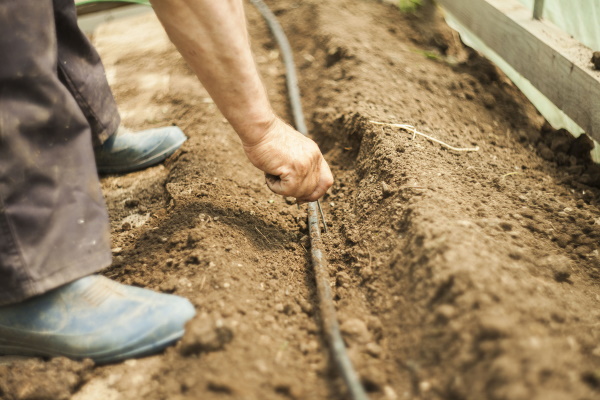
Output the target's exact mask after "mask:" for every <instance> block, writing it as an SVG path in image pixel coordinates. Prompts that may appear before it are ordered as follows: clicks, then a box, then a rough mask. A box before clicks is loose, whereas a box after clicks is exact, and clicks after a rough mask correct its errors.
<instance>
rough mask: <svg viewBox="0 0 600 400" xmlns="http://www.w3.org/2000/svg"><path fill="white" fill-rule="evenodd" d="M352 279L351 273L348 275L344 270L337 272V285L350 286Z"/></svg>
mask: <svg viewBox="0 0 600 400" xmlns="http://www.w3.org/2000/svg"><path fill="white" fill-rule="evenodd" d="M350 281H351V279H350V275H348V274H347V273H345V272H344V271H340V272H338V273H337V274H335V284H336V285H337V286H341V287H348V286H350Z"/></svg>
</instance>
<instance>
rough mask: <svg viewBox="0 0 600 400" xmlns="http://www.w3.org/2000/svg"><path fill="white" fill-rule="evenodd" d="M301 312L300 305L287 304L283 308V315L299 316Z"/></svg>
mask: <svg viewBox="0 0 600 400" xmlns="http://www.w3.org/2000/svg"><path fill="white" fill-rule="evenodd" d="M300 311H301V309H300V306H299V305H298V304H295V303H294V304H286V305H285V306H283V313H284V314H286V315H294V314H299V313H300Z"/></svg>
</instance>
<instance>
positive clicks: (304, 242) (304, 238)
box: [300, 235, 310, 249]
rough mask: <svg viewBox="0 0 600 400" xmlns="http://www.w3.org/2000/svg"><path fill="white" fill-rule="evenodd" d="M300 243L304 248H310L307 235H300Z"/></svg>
mask: <svg viewBox="0 0 600 400" xmlns="http://www.w3.org/2000/svg"><path fill="white" fill-rule="evenodd" d="M300 244H301V245H302V246H304V248H306V249H308V248H310V238H309V237H308V235H302V237H301V238H300Z"/></svg>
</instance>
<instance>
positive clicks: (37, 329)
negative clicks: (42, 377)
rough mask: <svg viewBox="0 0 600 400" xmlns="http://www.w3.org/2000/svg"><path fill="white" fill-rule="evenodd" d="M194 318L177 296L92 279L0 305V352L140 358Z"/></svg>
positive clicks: (175, 336) (103, 359)
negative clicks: (17, 301) (11, 303)
mask: <svg viewBox="0 0 600 400" xmlns="http://www.w3.org/2000/svg"><path fill="white" fill-rule="evenodd" d="M194 314H195V310H194V307H193V306H192V304H191V303H190V302H189V301H188V300H187V299H184V298H182V297H179V296H174V295H167V294H162V293H156V292H153V291H151V290H147V289H141V288H136V287H133V286H127V285H122V284H119V283H117V282H114V281H111V280H110V279H107V278H105V277H103V276H99V275H91V276H87V277H85V278H81V279H79V280H77V281H75V282H72V283H69V284H67V285H65V286H61V287H60V288H58V289H55V290H52V291H50V292H48V293H45V294H43V295H41V296H37V297H34V298H31V299H29V300H26V301H24V302H22V303H18V304H14V305H8V306H2V307H0V354H4V355H23V356H43V357H55V356H64V357H69V358H73V359H83V358H91V359H92V360H94V361H95V362H96V363H98V364H103V363H110V362H115V361H120V360H124V359H127V358H133V357H140V356H145V355H149V354H153V353H156V352H158V351H160V350H162V349H164V348H165V347H167V346H169V345H170V344H172V343H174V342H176V341H177V340H178V339H180V338H181V337H182V336H183V333H184V325H185V323H186V322H187V321H188V320H190V319H191V318H192V317H193V316H194Z"/></svg>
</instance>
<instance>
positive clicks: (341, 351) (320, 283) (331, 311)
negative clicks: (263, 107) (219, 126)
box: [77, 0, 368, 400]
mask: <svg viewBox="0 0 600 400" xmlns="http://www.w3.org/2000/svg"><path fill="white" fill-rule="evenodd" d="M100 2H107V3H109V2H115V3H117V2H123V3H137V4H145V5H150V4H149V3H148V1H147V0H115V1H111V0H88V1H84V2H80V3H79V4H77V5H78V7H79V6H80V5H81V6H84V5H89V4H93V3H100ZM250 2H251V3H252V4H253V5H254V6H255V7H256V8H257V9H258V11H259V12H260V13H261V15H262V16H263V18H264V19H265V21H266V22H267V25H268V26H269V28H270V29H271V32H272V33H273V36H274V37H275V41H276V42H277V44H278V45H279V48H280V49H281V54H282V57H283V63H284V65H285V71H286V83H287V89H288V97H289V99H290V104H291V107H292V115H293V117H294V125H295V126H296V129H297V130H298V132H300V133H302V134H304V135H308V129H307V128H306V122H305V121H304V112H303V111H302V103H301V101H300V89H299V88H298V76H297V75H296V66H295V64H294V55H293V52H292V48H291V46H290V43H289V42H288V40H287V37H286V35H285V33H284V32H283V29H282V28H281V25H279V22H278V21H277V17H276V16H275V14H273V13H272V12H271V10H270V9H269V7H267V5H266V4H265V3H264V2H263V1H262V0H250ZM319 213H320V215H321V217H323V212H322V210H321V207H320V204H319V202H318V201H313V202H311V203H308V230H309V233H310V252H311V256H312V264H313V269H314V271H315V280H316V283H317V293H318V295H319V309H320V312H321V319H322V320H323V328H324V329H325V333H326V335H327V341H328V342H329V345H330V346H331V354H332V356H333V359H334V361H335V364H336V366H337V368H338V369H339V372H340V374H341V375H342V378H343V379H344V382H346V385H347V386H348V390H349V392H350V396H351V397H352V399H353V400H368V397H367V394H366V392H365V389H364V388H363V387H362V385H361V383H360V380H359V378H358V375H357V373H356V371H355V370H354V367H353V366H352V362H351V361H350V358H349V357H348V353H347V352H346V346H345V345H344V340H343V339H342V334H341V332H340V325H339V324H338V321H337V317H336V313H335V307H334V305H333V298H332V296H331V288H330V287H329V274H328V272H327V262H326V260H325V258H324V256H323V250H322V247H323V240H322V239H321V229H320V228H319ZM323 224H325V218H323ZM324 229H325V230H326V229H327V226H326V225H325V226H324Z"/></svg>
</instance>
